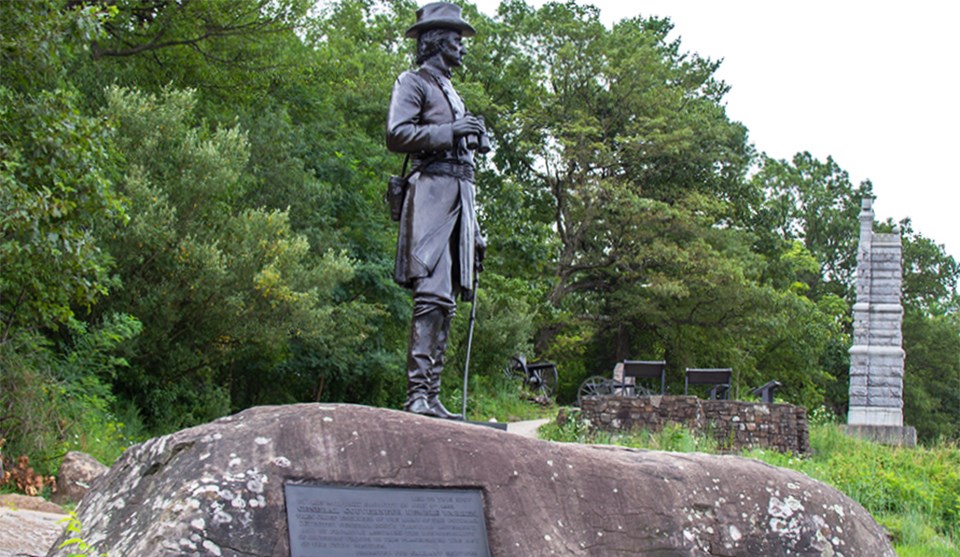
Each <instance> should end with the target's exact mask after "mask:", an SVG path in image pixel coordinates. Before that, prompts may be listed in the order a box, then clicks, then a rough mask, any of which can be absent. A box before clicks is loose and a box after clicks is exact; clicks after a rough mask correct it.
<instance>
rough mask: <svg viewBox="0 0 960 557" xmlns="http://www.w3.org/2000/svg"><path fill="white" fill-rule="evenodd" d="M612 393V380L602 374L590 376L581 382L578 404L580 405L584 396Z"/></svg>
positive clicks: (578, 391)
mask: <svg viewBox="0 0 960 557" xmlns="http://www.w3.org/2000/svg"><path fill="white" fill-rule="evenodd" d="M612 394H613V381H612V380H610V379H607V378H606V377H603V376H600V375H594V376H593V377H588V378H587V379H586V380H585V381H584V382H583V383H581V384H580V389H578V390H577V406H580V401H581V400H582V399H583V397H588V396H609V395H612Z"/></svg>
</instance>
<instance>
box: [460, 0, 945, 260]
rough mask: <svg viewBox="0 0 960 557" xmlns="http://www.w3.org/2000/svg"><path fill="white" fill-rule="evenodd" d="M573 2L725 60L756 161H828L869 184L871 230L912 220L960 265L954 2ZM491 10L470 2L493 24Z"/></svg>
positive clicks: (730, 101)
mask: <svg viewBox="0 0 960 557" xmlns="http://www.w3.org/2000/svg"><path fill="white" fill-rule="evenodd" d="M577 1H578V3H583V4H593V5H594V6H598V7H599V8H600V10H601V19H602V20H603V21H604V23H606V24H607V25H610V24H612V23H613V22H615V21H619V20H621V19H624V18H627V17H634V16H638V15H642V16H644V17H647V16H651V15H656V16H666V17H669V18H670V19H671V21H672V22H673V24H674V31H673V35H672V36H671V38H677V37H679V38H680V39H681V49H682V50H683V51H687V52H697V53H699V54H700V55H701V56H704V57H707V58H711V59H714V60H718V59H723V64H722V65H721V66H720V70H719V71H718V72H717V75H718V76H719V77H720V79H723V80H724V81H725V82H726V83H727V84H728V85H730V86H731V87H732V89H731V91H730V93H728V94H727V96H726V105H727V114H728V115H729V117H730V118H731V119H732V120H736V121H739V122H742V123H743V124H744V125H745V126H746V127H747V129H748V130H749V131H750V141H751V142H752V143H753V144H754V145H755V146H756V148H757V150H758V151H760V152H765V153H767V154H768V155H770V156H772V157H775V158H779V159H789V158H791V157H792V156H793V155H794V154H795V153H797V152H798V151H810V152H811V153H812V154H813V155H814V156H815V157H816V158H818V159H820V160H826V158H827V156H832V157H833V159H834V160H835V161H836V162H837V164H839V165H840V167H841V168H843V169H844V170H846V171H847V172H848V173H849V174H850V178H851V181H852V182H853V183H854V184H858V183H859V182H861V181H862V180H865V179H869V180H870V181H872V182H873V186H874V193H875V194H876V196H877V200H876V202H875V203H874V210H875V211H876V213H877V219H878V220H884V219H886V218H893V219H895V220H898V221H899V220H900V219H902V218H904V217H910V218H911V219H912V220H913V225H914V228H915V229H916V230H918V231H919V232H920V233H921V234H923V235H924V236H927V237H929V238H932V239H933V240H935V241H936V242H937V243H940V244H944V245H945V246H946V249H947V252H948V253H949V254H950V255H952V256H953V257H954V258H957V259H960V211H958V208H957V201H958V200H960V191H958V190H960V178H958V174H960V170H958V168H957V167H958V163H960V156H958V152H960V101H958V99H957V97H958V85H960V30H958V26H960V3H958V2H955V1H951V0H913V1H911V2H902V1H901V2H891V1H883V0H880V1H872V2H870V1H864V0H832V1H827V0H805V1H803V2H799V1H795V0H794V1H785V0H779V1H774V0H727V1H718V0H713V1H710V0H672V1H671V0H593V1H588V0H577ZM527 2H528V3H529V4H532V5H536V6H539V5H541V4H543V2H542V1H541V0H527ZM499 3H500V2H499V0H477V1H476V2H475V4H476V5H477V6H478V8H479V9H480V10H481V11H482V12H484V13H486V14H488V15H491V16H492V15H495V14H496V9H497V6H498V5H499ZM467 63H469V54H468V60H467Z"/></svg>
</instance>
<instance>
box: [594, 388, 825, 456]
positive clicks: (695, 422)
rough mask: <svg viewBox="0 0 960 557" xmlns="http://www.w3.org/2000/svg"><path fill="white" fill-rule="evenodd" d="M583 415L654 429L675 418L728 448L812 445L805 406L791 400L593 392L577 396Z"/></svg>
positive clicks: (803, 448) (602, 425)
mask: <svg viewBox="0 0 960 557" xmlns="http://www.w3.org/2000/svg"><path fill="white" fill-rule="evenodd" d="M580 405H581V407H580V412H581V416H582V418H583V419H585V420H587V421H588V422H589V423H590V424H591V426H592V427H595V428H598V429H602V430H606V431H629V430H632V429H646V430H648V431H651V432H657V431H660V430H661V429H663V427H664V426H665V425H667V424H670V423H674V424H678V425H681V426H683V427H684V428H686V429H688V430H690V431H692V432H694V433H697V434H702V435H710V436H712V437H713V438H714V439H716V440H717V442H718V443H719V444H720V446H721V447H722V448H724V449H726V450H730V451H739V450H742V449H752V448H763V449H775V450H777V451H780V452H784V453H795V454H806V453H808V452H809V451H810V434H809V430H808V427H807V412H806V410H805V409H804V408H802V407H799V406H794V405H792V404H758V403H751V402H739V401H731V400H701V399H699V398H697V397H694V396H639V397H629V396H596V397H585V398H584V399H582V400H581V402H580Z"/></svg>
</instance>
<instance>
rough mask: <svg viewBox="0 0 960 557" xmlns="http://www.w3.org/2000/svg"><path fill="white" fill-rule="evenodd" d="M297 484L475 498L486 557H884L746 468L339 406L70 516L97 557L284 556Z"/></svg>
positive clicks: (131, 468) (243, 427) (131, 484)
mask: <svg viewBox="0 0 960 557" xmlns="http://www.w3.org/2000/svg"><path fill="white" fill-rule="evenodd" d="M303 481H308V482H318V483H326V484H334V485H341V486H344V485H345V486H392V487H399V486H410V487H429V488H433V489H437V488H460V489H480V490H482V498H483V506H484V509H485V513H486V524H487V531H488V537H489V545H490V551H491V554H492V555H493V556H494V557H513V556H521V557H530V556H539V555H570V556H577V555H589V556H603V555H617V556H622V555H661V556H667V555H726V556H732V555H750V556H755V555H816V556H818V557H820V556H840V555H843V556H846V557H853V556H858V555H863V556H869V557H879V556H893V555H895V554H894V552H893V550H892V548H891V546H890V544H889V542H888V541H887V538H886V535H885V533H884V531H883V529H882V528H880V527H879V526H878V525H877V523H876V522H875V521H874V520H873V518H872V517H871V516H870V515H869V514H868V513H867V512H866V511H865V510H864V509H863V507H861V506H860V505H858V504H857V503H856V502H854V501H852V500H851V499H849V498H848V497H846V496H844V495H843V494H841V493H840V492H838V491H836V490H835V489H832V488H830V487H828V486H826V485H824V484H822V483H819V482H816V481H814V480H812V479H810V478H808V477H807V476H804V475H802V474H799V473H796V472H792V471H789V470H785V469H780V468H776V467H773V466H769V465H766V464H763V463H760V462H757V461H753V460H749V459H744V458H739V457H733V456H709V455H702V454H675V453H664V452H654V451H639V450H629V449H622V448H611V447H595V446H581V445H568V444H558V443H548V442H544V441H537V440H534V439H527V438H524V437H520V436H517V435H513V434H510V433H506V432H503V431H498V430H494V429H490V428H485V427H481V426H475V425H469V424H463V423H457V422H445V421H441V420H437V419H430V418H423V417H419V416H415V415H411V414H405V413H401V412H396V411H391V410H383V409H374V408H367V407H362V406H349V405H319V404H312V405H291V406H282V407H261V408H254V409H250V410H247V411H245V412H242V413H240V414H237V415H235V416H231V417H227V418H223V419H220V420H217V421H215V422H212V423H210V424H206V425H203V426H199V427H195V428H191V429H187V430H184V431H180V432H178V433H174V434H172V435H168V436H165V437H160V438H157V439H153V440H150V441H148V442H146V443H143V444H141V445H138V446H136V447H133V448H131V449H129V450H128V451H127V452H126V454H124V456H123V457H121V458H120V459H119V460H118V461H117V463H116V464H115V465H114V466H113V468H112V469H111V470H110V472H108V473H107V474H105V475H104V476H101V477H100V478H99V479H98V480H97V481H96V483H95V484H94V486H93V488H92V489H91V490H90V491H89V492H88V493H87V495H86V496H85V497H84V499H83V501H82V502H81V504H80V506H79V507H78V509H77V513H78V515H79V518H80V521H81V522H82V524H83V532H82V536H83V537H84V538H85V539H86V540H87V541H88V542H91V543H93V544H94V545H95V546H97V548H98V549H99V550H100V551H109V552H110V554H111V555H131V556H132V555H136V556H138V557H152V556H160V555H165V556H166V555H197V556H200V555H204V556H206V555H215V556H238V557H239V556H245V557H249V556H268V555H270V556H286V555H289V554H290V549H289V540H288V533H287V512H286V508H285V503H284V501H285V500H284V484H285V483H288V482H303ZM294 512H296V511H294ZM370 554H371V555H384V556H390V555H391V553H390V552H389V551H385V552H380V553H376V552H374V553H370ZM437 554H438V555H440V553H437ZM48 555H49V556H64V555H67V551H66V550H62V551H59V552H58V551H54V550H51V552H50V553H49V554H48Z"/></svg>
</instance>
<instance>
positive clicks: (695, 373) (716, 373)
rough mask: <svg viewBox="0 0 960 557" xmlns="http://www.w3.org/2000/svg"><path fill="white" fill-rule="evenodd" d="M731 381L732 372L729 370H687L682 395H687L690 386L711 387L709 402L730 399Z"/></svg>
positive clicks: (691, 368) (689, 368)
mask: <svg viewBox="0 0 960 557" xmlns="http://www.w3.org/2000/svg"><path fill="white" fill-rule="evenodd" d="M732 379H733V370H732V369H730V368H728V367H727V368H693V367H688V368H687V374H686V379H685V380H684V382H683V394H685V395H686V394H687V393H688V392H689V389H690V385H713V388H712V389H710V393H709V395H710V400H720V399H724V400H726V399H728V398H730V387H731V381H732Z"/></svg>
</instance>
